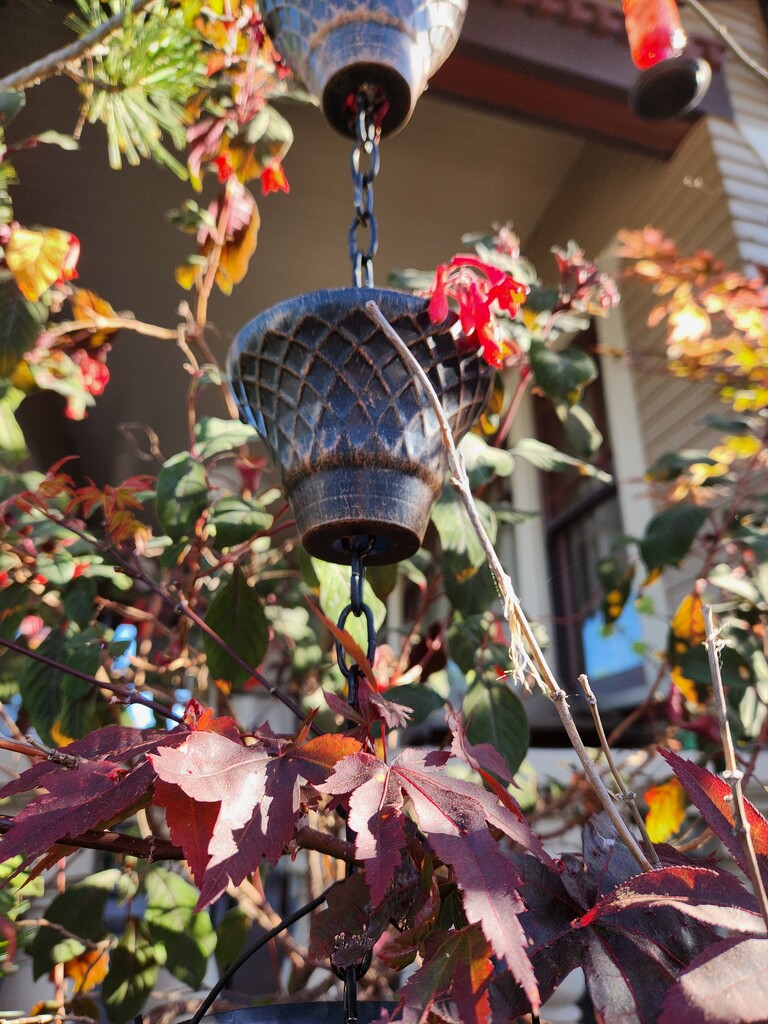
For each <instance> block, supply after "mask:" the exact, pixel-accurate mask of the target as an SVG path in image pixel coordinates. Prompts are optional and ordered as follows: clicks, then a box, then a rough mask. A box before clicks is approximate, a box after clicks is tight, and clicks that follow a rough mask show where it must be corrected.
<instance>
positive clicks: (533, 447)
mask: <svg viewBox="0 0 768 1024" xmlns="http://www.w3.org/2000/svg"><path fill="white" fill-rule="evenodd" d="M511 451H512V454H513V455H519V456H520V457H521V458H523V459H526V460H527V461H528V462H530V463H531V465H532V466H535V467H536V468H537V469H543V470H545V471H546V472H548V473H562V472H563V471H564V470H566V469H571V468H572V467H574V466H575V467H576V469H578V471H579V472H580V473H581V474H582V476H593V477H595V479H596V480H601V481H602V482H603V483H606V484H609V483H611V481H612V477H611V475H610V474H609V473H605V472H604V471H603V470H602V469H598V468H597V466H591V465H590V464H589V463H588V462H584V461H583V460H582V459H576V458H574V457H573V456H572V455H566V454H565V452H560V451H558V450H557V448H553V447H552V445H551V444H546V443H545V442H544V441H539V440H537V439H536V438H534V437H522V438H520V440H519V441H518V442H517V443H516V444H515V447H514V448H512V449H511Z"/></svg>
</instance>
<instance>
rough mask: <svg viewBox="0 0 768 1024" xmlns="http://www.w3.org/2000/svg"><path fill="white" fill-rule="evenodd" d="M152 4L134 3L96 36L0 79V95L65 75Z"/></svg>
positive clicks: (141, 0) (135, 0)
mask: <svg viewBox="0 0 768 1024" xmlns="http://www.w3.org/2000/svg"><path fill="white" fill-rule="evenodd" d="M151 2H152V0H133V3H132V4H131V6H130V8H129V9H128V10H122V11H119V12H118V13H117V14H115V15H113V16H112V17H111V18H108V19H107V20H106V21H105V22H104V24H103V25H99V26H98V27H97V28H95V29H93V31H92V32H89V33H88V34H87V35H84V36H81V37H80V38H79V39H76V40H75V42H74V43H70V44H69V46H63V47H62V48H61V49H60V50H53V52H52V53H49V54H47V55H46V56H45V57H41V58H40V60H36V61H35V62H34V63H32V64H28V65H27V66H26V67H25V68H19V70H18V71H14V72H13V74H11V75H6V77H5V78H0V92H5V91H6V90H8V89H26V88H27V86H30V85H38V84H39V83H40V82H44V81H45V80H46V78H51V77H53V75H58V74H61V72H62V71H63V70H64V69H65V68H66V67H68V66H70V65H72V64H79V63H80V62H81V61H82V60H85V58H86V57H87V56H88V55H89V54H90V53H92V52H93V51H94V50H95V49H96V47H97V46H99V45H100V44H101V43H103V42H104V41H105V40H106V39H109V37H110V36H111V35H114V33H115V32H119V31H120V29H121V28H122V27H123V23H124V22H125V18H126V15H127V14H128V13H129V12H130V14H138V12H139V11H141V10H142V9H143V8H144V7H147V6H149V4H150V3H151Z"/></svg>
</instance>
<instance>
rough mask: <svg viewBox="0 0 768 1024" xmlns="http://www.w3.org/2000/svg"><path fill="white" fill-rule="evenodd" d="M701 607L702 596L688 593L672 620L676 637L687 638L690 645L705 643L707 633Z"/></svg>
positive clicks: (686, 640)
mask: <svg viewBox="0 0 768 1024" xmlns="http://www.w3.org/2000/svg"><path fill="white" fill-rule="evenodd" d="M701 607H702V605H701V598H700V597H699V596H698V595H697V594H686V595H685V597H684V598H683V600H682V601H681V602H680V604H679V605H678V608H677V611H676V612H675V614H674V615H673V616H672V621H671V622H670V627H671V629H672V632H673V633H674V635H675V637H676V638H677V639H679V640H685V642H686V643H687V644H688V646H690V647H693V646H695V645H696V644H700V643H703V641H704V639H705V637H706V635H707V634H706V630H705V628H704V615H703V612H702V610H701Z"/></svg>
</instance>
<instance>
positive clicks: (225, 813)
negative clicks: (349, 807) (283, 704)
mask: <svg viewBox="0 0 768 1024" xmlns="http://www.w3.org/2000/svg"><path fill="white" fill-rule="evenodd" d="M278 746H281V750H282V752H281V753H280V754H279V755H277V756H272V755H270V753H268V752H267V750H266V749H265V746H264V745H263V744H261V743H258V744H254V745H253V746H249V747H246V746H243V744H242V743H241V742H239V741H238V742H235V741H234V740H233V739H231V738H230V735H229V734H219V733H217V732H213V731H206V732H201V731H198V732H193V733H191V734H190V735H189V736H188V737H187V738H186V740H185V741H184V742H183V743H182V744H181V745H180V746H179V747H178V748H177V749H175V750H162V751H160V752H159V753H157V754H156V755H154V756H153V758H152V761H153V764H154V767H155V770H156V771H157V774H158V775H159V777H160V779H161V780H162V781H163V782H165V783H167V784H170V785H171V786H173V787H176V788H178V789H180V790H181V792H182V794H183V797H179V798H174V797H173V796H172V795H170V794H169V793H168V791H167V790H166V789H162V790H160V793H159V798H158V799H159V802H161V803H162V804H163V805H164V806H165V807H166V808H168V806H169V804H170V805H171V811H170V818H169V826H170V827H172V828H174V829H175V830H176V832H175V836H178V838H177V839H176V841H178V842H180V843H181V846H182V849H183V850H184V855H185V857H186V858H187V860H188V861H189V862H190V866H192V865H193V864H194V865H195V867H194V868H193V872H194V875H195V880H196V881H197V882H198V885H199V886H200V900H199V903H198V908H200V907H203V906H206V905H207V904H208V903H210V902H211V901H212V900H213V899H215V898H216V897H217V896H219V895H220V894H221V893H222V892H223V891H224V890H225V889H226V887H227V885H228V884H229V883H230V882H231V883H232V884H233V885H238V884H239V883H240V882H242V880H243V878H245V876H246V875H247V874H250V872H252V871H253V870H255V868H256V867H258V864H259V861H260V860H261V858H262V857H267V858H268V859H269V860H270V861H271V862H272V863H276V862H277V861H278V860H279V858H280V857H281V856H282V854H283V851H284V849H285V845H286V843H288V842H289V841H290V840H291V839H292V838H293V834H294V828H295V824H296V818H297V815H298V811H299V808H300V780H301V779H305V780H306V781H307V782H318V781H320V780H322V779H324V778H325V777H326V776H327V775H328V773H329V771H330V770H331V768H332V767H333V765H334V764H335V762H336V761H337V760H338V759H339V758H342V757H345V756H347V755H349V754H352V753H354V752H356V751H358V750H359V749H360V744H359V742H358V741H357V740H355V739H354V738H353V737H350V736H340V735H334V736H319V737H317V738H316V739H313V740H309V741H307V742H303V743H301V742H300V743H293V742H286V743H283V744H282V745H278ZM188 800H191V801H193V802H195V803H199V804H201V805H205V804H206V803H207V804H213V805H216V814H215V817H214V814H213V812H212V811H208V812H207V811H204V810H203V811H196V812H195V814H196V817H197V819H198V821H199V824H200V830H201V831H198V829H196V828H193V827H192V826H191V825H188V824H185V823H184V815H185V814H186V813H187V808H188V807H189V804H188V803H187V801H188ZM211 819H213V821H214V823H213V826H212V827H211ZM206 840H207V841H206ZM201 865H202V870H201Z"/></svg>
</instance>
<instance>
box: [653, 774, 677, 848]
mask: <svg viewBox="0 0 768 1024" xmlns="http://www.w3.org/2000/svg"><path fill="white" fill-rule="evenodd" d="M643 799H644V800H645V802H646V803H647V804H648V807H649V811H648V816H647V817H646V819H645V825H646V828H647V829H648V836H649V838H650V840H651V842H652V843H663V842H664V840H665V839H668V838H669V837H670V836H671V835H674V833H675V832H677V830H678V829H679V828H680V826H681V825H682V823H683V819H684V818H685V807H686V803H687V797H686V795H685V790H684V789H683V787H682V786H681V785H680V783H679V782H678V780H677V779H675V778H672V779H670V780H669V781H668V782H663V783H662V784H661V785H659V786H652V787H651V788H650V789H649V790H648V791H647V792H646V793H645V794H644V796H643Z"/></svg>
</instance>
